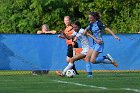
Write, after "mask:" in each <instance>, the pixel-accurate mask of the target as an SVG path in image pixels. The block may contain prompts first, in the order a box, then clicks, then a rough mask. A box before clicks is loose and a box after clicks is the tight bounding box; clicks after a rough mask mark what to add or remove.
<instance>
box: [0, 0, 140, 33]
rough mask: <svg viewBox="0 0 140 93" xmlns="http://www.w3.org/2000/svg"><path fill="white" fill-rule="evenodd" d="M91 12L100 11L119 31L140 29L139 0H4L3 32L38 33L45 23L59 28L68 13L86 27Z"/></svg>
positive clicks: (0, 20)
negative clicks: (36, 31)
mask: <svg viewBox="0 0 140 93" xmlns="http://www.w3.org/2000/svg"><path fill="white" fill-rule="evenodd" d="M89 11H98V12H99V13H100V14H101V15H102V21H103V23H105V24H106V26H107V27H109V28H111V29H112V30H113V31H115V32H116V33H136V32H138V31H140V25H139V24H140V1H139V0H1V1H0V29H1V30H0V33H35V30H38V29H40V27H41V25H42V24H48V25H49V26H50V29H54V30H57V31H58V30H60V29H63V28H64V23H63V17H64V16H65V15H69V16H70V17H71V18H72V20H73V21H74V20H80V21H81V23H82V26H83V27H86V26H87V25H88V24H89V22H88V12H89Z"/></svg>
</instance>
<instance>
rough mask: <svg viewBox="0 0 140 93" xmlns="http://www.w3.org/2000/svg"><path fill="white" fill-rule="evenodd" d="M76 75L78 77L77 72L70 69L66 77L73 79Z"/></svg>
mask: <svg viewBox="0 0 140 93" xmlns="http://www.w3.org/2000/svg"><path fill="white" fill-rule="evenodd" d="M75 75H76V73H75V71H74V70H73V69H69V70H67V72H66V76H67V77H69V78H72V77H73V76H75Z"/></svg>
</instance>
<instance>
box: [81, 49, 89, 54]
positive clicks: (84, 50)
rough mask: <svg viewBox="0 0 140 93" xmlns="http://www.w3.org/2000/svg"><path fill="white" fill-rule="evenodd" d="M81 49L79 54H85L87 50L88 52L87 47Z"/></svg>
mask: <svg viewBox="0 0 140 93" xmlns="http://www.w3.org/2000/svg"><path fill="white" fill-rule="evenodd" d="M82 49H83V50H82V52H81V54H84V55H86V54H87V52H88V50H89V48H82Z"/></svg>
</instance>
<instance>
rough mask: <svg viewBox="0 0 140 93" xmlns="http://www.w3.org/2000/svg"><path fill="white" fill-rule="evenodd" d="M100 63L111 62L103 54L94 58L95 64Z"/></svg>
mask: <svg viewBox="0 0 140 93" xmlns="http://www.w3.org/2000/svg"><path fill="white" fill-rule="evenodd" d="M100 63H103V64H111V61H110V60H108V59H106V57H105V56H102V57H98V58H96V63H95V64H100Z"/></svg>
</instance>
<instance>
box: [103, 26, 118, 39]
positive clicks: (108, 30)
mask: <svg viewBox="0 0 140 93" xmlns="http://www.w3.org/2000/svg"><path fill="white" fill-rule="evenodd" d="M105 30H106V31H107V32H109V33H110V34H112V36H113V37H114V38H115V39H117V40H119V41H120V38H119V37H118V36H116V35H115V34H114V32H113V31H111V30H110V29H109V28H107V27H106V28H105Z"/></svg>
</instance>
